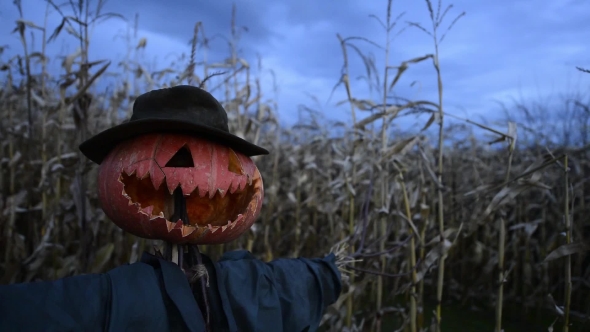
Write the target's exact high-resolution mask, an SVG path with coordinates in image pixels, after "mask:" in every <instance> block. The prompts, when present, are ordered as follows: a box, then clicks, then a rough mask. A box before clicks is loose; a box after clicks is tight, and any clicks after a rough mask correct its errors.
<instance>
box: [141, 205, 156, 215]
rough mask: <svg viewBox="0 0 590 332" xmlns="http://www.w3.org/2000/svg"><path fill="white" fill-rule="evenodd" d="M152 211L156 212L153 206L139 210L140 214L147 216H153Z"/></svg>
mask: <svg viewBox="0 0 590 332" xmlns="http://www.w3.org/2000/svg"><path fill="white" fill-rule="evenodd" d="M152 211H154V207H153V206H152V205H150V206H148V207H145V208H143V209H142V208H141V207H140V209H139V212H140V213H143V214H145V215H146V216H151V215H152Z"/></svg>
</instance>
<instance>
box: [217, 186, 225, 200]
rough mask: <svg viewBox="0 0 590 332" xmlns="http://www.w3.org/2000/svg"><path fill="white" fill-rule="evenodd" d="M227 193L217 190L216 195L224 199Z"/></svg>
mask: <svg viewBox="0 0 590 332" xmlns="http://www.w3.org/2000/svg"><path fill="white" fill-rule="evenodd" d="M226 193H227V190H222V189H219V188H217V194H219V197H221V198H223V197H225V194H226Z"/></svg>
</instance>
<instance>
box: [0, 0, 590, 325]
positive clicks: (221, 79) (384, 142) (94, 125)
mask: <svg viewBox="0 0 590 332" xmlns="http://www.w3.org/2000/svg"><path fill="white" fill-rule="evenodd" d="M385 4H386V5H387V11H384V13H385V14H383V15H379V17H381V16H383V17H382V18H381V19H382V22H383V26H384V27H390V26H394V25H395V24H402V23H398V22H396V20H395V17H393V15H392V14H390V13H391V2H389V3H387V2H386V3H385ZM16 5H17V6H18V5H19V2H16ZM70 5H71V6H72V8H74V9H77V8H80V9H81V10H71V11H68V10H70V9H71V8H70V7H63V8H62V9H60V12H58V13H56V11H55V10H54V14H55V15H60V14H59V13H63V14H62V15H64V16H63V23H62V25H60V26H58V27H55V26H44V25H43V24H42V22H41V23H39V22H30V21H27V18H26V17H22V19H20V20H18V21H17V22H16V23H15V24H16V30H15V31H14V34H15V35H17V36H18V37H20V38H21V41H22V48H21V50H20V51H19V54H18V55H16V56H7V54H8V53H7V50H4V49H1V51H5V52H3V54H2V55H1V56H0V75H1V77H2V82H1V86H0V112H1V115H0V116H1V118H0V121H1V126H0V137H1V139H2V145H1V149H0V160H1V162H0V188H1V192H0V208H1V210H0V211H1V212H2V213H1V214H0V238H1V240H0V254H1V256H0V279H1V282H2V284H8V283H17V282H31V281H36V280H53V279H57V278H62V277H67V276H72V275H78V274H84V273H101V272H105V271H107V270H109V269H112V268H114V267H116V266H119V265H121V264H125V263H129V262H134V261H136V260H137V259H138V257H139V256H140V255H141V253H142V252H143V251H144V250H152V247H153V245H154V243H153V242H152V241H148V240H143V239H139V238H137V237H134V236H132V235H130V234H126V233H124V232H123V231H121V230H120V229H118V228H117V227H116V226H114V225H113V224H112V223H111V222H110V221H109V220H108V219H107V218H106V217H105V215H104V213H103V212H102V211H101V209H100V206H99V205H98V198H97V193H96V170H97V167H96V165H94V164H93V163H91V162H90V161H89V160H87V159H86V158H84V157H83V156H82V155H81V153H80V152H79V151H78V148H77V147H78V144H79V143H80V142H81V141H83V140H85V139H86V138H88V137H90V136H91V135H93V134H95V133H97V132H99V131H101V130H103V129H105V128H108V127H110V126H113V125H115V124H118V123H120V122H121V121H123V120H124V119H126V118H127V117H128V116H129V115H130V112H131V107H132V105H133V101H134V98H135V97H136V96H137V95H138V94H140V93H143V92H146V91H148V90H151V89H156V88H161V87H165V86H173V85H178V84H195V85H198V84H200V83H201V81H202V80H203V79H204V78H205V77H206V76H209V75H211V74H214V73H217V74H218V75H215V76H213V77H211V78H210V79H208V80H207V82H206V83H205V88H206V89H207V90H208V91H211V92H212V93H213V94H214V95H215V96H216V97H217V98H219V100H220V101H221V102H222V103H223V105H224V106H225V108H226V110H227V112H228V116H229V118H230V131H232V132H233V133H236V134H238V135H240V136H242V137H244V138H246V139H247V140H249V141H251V142H253V143H255V144H258V145H261V146H263V147H266V148H267V149H268V150H270V151H271V154H270V155H268V156H262V157H255V162H256V163H257V165H258V167H259V168H260V171H261V172H262V174H263V178H264V185H265V190H266V195H265V202H264V206H263V210H262V213H261V215H260V217H259V219H258V221H257V222H256V224H255V225H254V227H253V228H252V229H251V231H249V232H248V233H247V234H246V235H244V236H242V237H241V238H239V239H238V240H237V241H235V242H232V243H231V244H226V245H222V246H209V247H206V248H203V251H204V252H205V253H206V254H207V255H210V256H211V257H212V258H215V257H219V255H220V254H221V253H223V252H225V251H228V250H233V249H239V248H242V249H248V250H251V251H252V252H253V253H254V254H255V255H257V256H258V257H259V258H261V259H263V260H272V259H276V258H281V257H297V256H305V257H316V256H323V255H325V254H327V253H329V252H334V251H335V252H337V254H338V257H340V264H341V268H342V274H343V279H344V288H343V291H342V295H341V297H340V299H339V300H338V302H337V303H336V304H334V305H332V306H331V307H330V308H328V310H327V311H326V314H325V316H324V321H323V323H322V325H323V328H325V330H326V331H397V330H399V331H411V332H415V331H438V330H442V331H491V330H495V331H501V330H502V329H504V330H505V331H547V330H553V331H588V330H590V252H589V251H588V249H589V247H590V221H589V220H588V216H589V215H590V206H589V205H590V183H588V181H589V179H590V153H589V147H590V146H589V145H588V143H590V140H588V139H589V138H590V102H589V101H588V100H584V99H583V98H579V99H577V100H575V102H571V101H568V102H566V101H564V103H563V109H560V110H554V111H555V112H565V110H567V114H568V117H571V123H573V124H574V127H572V128H570V130H571V131H573V132H576V133H578V134H576V135H574V136H576V137H577V138H576V140H575V142H567V143H566V142H561V141H559V140H557V141H553V142H551V139H549V138H548V137H549V136H551V133H548V131H549V130H550V129H549V124H545V123H543V120H542V119H539V118H535V116H534V114H535V112H536V110H535V109H534V106H533V107H532V108H531V107H528V106H524V105H515V106H514V107H513V108H514V109H515V110H517V111H518V112H520V113H519V114H521V115H524V116H523V118H525V119H528V121H524V122H523V121H521V122H518V123H517V122H508V121H506V124H505V125H504V126H503V127H501V126H492V125H485V124H481V123H477V122H474V121H471V120H468V119H457V118H451V116H452V115H449V114H447V113H446V112H445V109H444V91H443V87H444V82H445V81H444V73H445V70H444V63H443V64H441V65H440V66H441V67H440V68H439V62H438V48H439V42H440V38H441V36H443V35H444V34H445V33H446V32H447V30H445V29H446V27H449V26H451V27H453V29H460V28H461V27H460V23H461V20H460V18H461V16H462V15H463V14H459V15H457V14H456V13H455V14H453V12H454V10H451V11H450V13H449V14H448V15H447V16H446V17H445V19H446V20H445V21H444V22H442V24H438V23H441V22H440V21H441V16H444V15H442V12H445V11H444V6H443V8H440V6H438V4H437V3H430V1H426V6H425V8H427V9H428V14H429V15H431V19H432V21H433V23H436V24H433V25H432V26H433V27H434V29H432V28H430V29H429V28H428V27H422V26H418V25H410V26H409V27H408V28H414V29H422V30H423V31H424V32H426V33H428V34H429V35H430V36H431V37H432V40H433V47H432V51H430V53H429V54H417V55H416V58H414V59H408V61H406V62H404V63H402V64H399V63H398V64H388V63H375V62H374V61H373V60H372V59H371V58H370V57H368V56H367V55H366V54H365V53H363V51H362V50H363V47H365V46H366V45H368V44H367V43H366V41H367V40H366V39H364V37H363V36H360V37H357V36H340V35H338V38H339V40H340V43H341V46H342V58H341V59H338V60H339V61H342V64H343V72H342V73H343V75H342V77H341V78H340V79H338V77H336V78H335V81H334V82H335V83H338V84H337V85H336V87H335V89H342V90H343V91H345V92H346V95H347V96H348V99H347V100H344V101H342V102H341V105H340V108H341V109H342V112H347V113H348V114H349V116H350V117H351V118H352V122H351V123H330V122H328V121H327V120H321V117H318V116H316V115H317V113H318V111H316V110H314V109H313V108H312V107H311V106H310V107H306V108H304V110H303V111H302V112H303V113H304V114H306V116H305V118H306V120H302V121H301V122H300V123H298V124H297V125H295V126H292V127H286V126H284V125H281V124H280V123H279V121H278V118H277V114H278V112H279V111H280V110H279V109H278V106H277V104H276V102H275V101H274V100H273V99H272V96H273V94H274V92H273V91H262V89H261V86H262V84H261V78H260V77H259V76H257V75H255V74H254V72H257V71H256V70H254V69H256V68H258V66H260V65H261V63H264V56H262V58H261V60H260V62H259V63H249V62H248V61H247V60H246V59H243V58H240V56H239V54H238V52H237V51H236V49H235V48H234V49H232V50H231V51H230V53H228V55H227V58H226V59H222V60H221V61H219V62H213V61H211V62H207V61H204V60H203V59H206V56H205V54H206V52H207V48H206V46H207V45H206V38H207V36H206V35H205V34H204V33H203V27H202V26H201V24H200V23H197V24H196V25H195V27H194V37H193V40H192V43H191V45H190V46H188V47H187V54H186V55H185V56H182V57H180V58H179V60H178V61H176V62H175V63H173V64H171V65H170V66H169V67H167V68H165V67H163V68H160V69H159V70H157V71H152V72H150V71H148V70H147V69H146V67H145V66H144V65H142V63H141V62H138V61H137V57H136V56H135V55H134V54H135V53H137V52H140V51H141V49H142V48H143V47H144V46H145V45H146V43H149V40H146V39H141V38H137V39H136V40H133V39H131V41H130V42H129V43H130V45H129V49H130V50H131V51H130V52H129V53H128V56H127V58H126V60H125V61H124V62H123V63H121V64H115V63H112V62H111V61H110V60H111V59H94V58H92V56H91V54H89V52H88V50H89V48H90V45H91V34H90V32H89V29H90V27H92V26H93V25H96V24H104V23H96V22H97V20H96V18H97V17H101V18H106V19H116V15H114V14H110V13H96V12H94V13H93V14H88V13H89V11H88V10H86V8H87V7H89V6H91V8H95V7H94V6H96V4H95V3H92V2H91V3H90V4H89V3H86V2H80V3H77V2H76V3H70V4H69V5H68V6H70ZM52 6H53V5H51V6H50V7H52ZM53 9H54V8H52V10H53ZM66 12H67V13H70V12H72V13H74V14H72V15H73V16H67V15H69V14H66ZM234 15H239V12H238V13H237V14H236V13H235V8H234ZM451 15H455V17H454V20H453V17H452V16H451ZM111 16H112V17H111ZM455 23H456V25H455ZM230 24H231V25H232V26H233V21H232V22H230V23H228V26H229V25H230ZM443 27H444V28H443ZM228 30H229V29H228ZM392 31H393V30H392ZM4 33H7V32H4ZM392 33H393V32H392ZM449 33H450V34H452V30H451V31H450V32H449ZM65 35H69V37H68V38H72V36H73V37H75V38H77V39H78V43H79V50H78V52H76V53H73V54H61V55H60V54H46V52H45V49H46V45H47V43H50V42H56V41H57V40H59V39H60V38H64V36H65ZM32 36H34V39H33V37H32ZM228 38H229V39H230V40H232V41H233V42H235V43H236V44H237V39H238V37H237V36H236V35H233V34H231V33H230V34H229V36H228ZM382 47H383V50H384V52H387V51H388V50H389V48H390V47H391V46H390V45H389V43H387V44H383V45H382ZM442 47H444V45H443V46H442ZM353 50H354V52H353ZM13 51H14V50H13ZM357 51H359V52H357ZM359 56H360V57H362V58H363V61H365V62H366V63H368V64H369V65H368V66H367V70H368V71H371V72H372V77H373V78H374V79H375V81H376V82H373V83H372V84H374V85H375V88H376V89H379V91H380V94H381V95H382V97H381V98H377V99H366V97H365V96H362V95H357V94H355V84H359V83H354V84H353V82H352V79H349V77H352V76H356V75H358V73H351V72H349V70H350V68H349V61H350V58H352V57H359ZM51 63H58V64H61V72H59V73H51V71H50V70H49V69H48V68H49V64H51ZM416 63H429V64H431V65H432V66H433V67H434V68H433V69H434V70H433V73H434V75H433V77H432V79H433V80H435V81H438V86H439V89H438V98H437V99H436V100H430V101H425V100H400V99H397V100H395V101H392V99H391V98H389V97H388V96H389V95H390V94H391V92H392V91H394V90H395V85H396V83H397V81H398V80H399V78H400V77H401V76H402V75H405V73H404V71H405V69H406V68H407V67H411V66H412V65H414V64H416ZM388 68H389V69H388ZM391 68H394V69H391ZM575 70H576V69H575V68H573V71H575ZM375 77H377V78H375ZM588 78H589V79H590V75H588ZM105 82H107V83H108V84H107V83H105ZM105 86H107V87H106V88H105ZM324 97H327V96H322V98H324ZM408 114H423V115H425V116H426V119H427V121H426V122H425V123H423V124H422V125H421V126H420V127H416V128H407V129H406V130H404V131H399V130H397V129H394V127H393V125H392V124H393V123H395V121H396V120H397V119H398V118H400V117H402V116H407V115H408ZM564 114H565V113H564ZM451 120H454V122H452V125H450V124H449V123H451V122H449V121H451ZM334 128H335V129H336V130H334ZM558 129H559V128H558ZM551 130H553V129H551ZM476 132H478V133H481V132H484V133H485V134H486V135H487V136H486V137H488V136H489V137H493V138H492V139H491V140H492V141H494V142H493V144H490V141H489V140H485V139H482V138H481V137H482V136H483V135H481V134H475V133H476ZM428 133H435V134H434V135H430V134H428ZM459 137H463V138H459ZM578 138H579V139H578ZM470 316H474V317H475V316H477V317H481V318H480V321H481V324H482V325H473V327H469V326H471V325H469V324H470V323H468V322H467V320H468V319H470ZM463 320H465V321H463ZM474 324H475V323H474ZM477 326H481V327H477Z"/></svg>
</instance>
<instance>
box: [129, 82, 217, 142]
mask: <svg viewBox="0 0 590 332" xmlns="http://www.w3.org/2000/svg"><path fill="white" fill-rule="evenodd" d="M146 119H154V120H158V119H162V120H164V119H165V120H178V121H184V122H187V123H193V124H196V125H201V126H207V127H212V128H216V129H218V130H221V131H224V132H228V133H229V128H228V119H227V113H226V111H225V109H224V108H223V106H221V104H220V103H219V102H218V101H217V99H215V97H213V96H212V95H211V94H210V93H209V92H207V91H205V90H203V89H200V88H198V87H194V86H190V85H178V86H174V87H171V88H164V89H159V90H153V91H150V92H148V93H144V94H142V95H140V96H139V97H137V99H136V100H135V103H134V105H133V115H132V116H131V118H130V119H129V122H133V121H137V120H146Z"/></svg>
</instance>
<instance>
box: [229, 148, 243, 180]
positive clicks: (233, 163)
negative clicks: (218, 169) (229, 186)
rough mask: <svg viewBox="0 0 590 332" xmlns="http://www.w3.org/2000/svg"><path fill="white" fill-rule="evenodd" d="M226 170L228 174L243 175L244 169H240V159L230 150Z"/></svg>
mask: <svg viewBox="0 0 590 332" xmlns="http://www.w3.org/2000/svg"><path fill="white" fill-rule="evenodd" d="M227 169H228V170H229V171H230V172H232V173H236V174H238V175H244V174H245V172H244V168H243V167H242V163H241V162H240V158H238V155H236V153H235V152H234V150H232V149H229V165H228V167H227Z"/></svg>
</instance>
